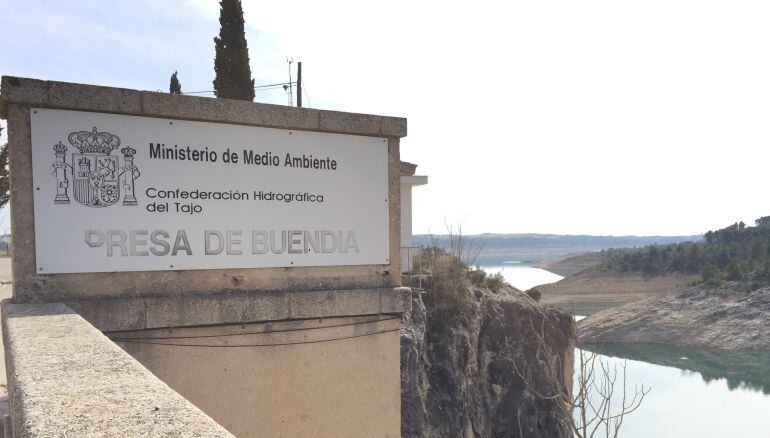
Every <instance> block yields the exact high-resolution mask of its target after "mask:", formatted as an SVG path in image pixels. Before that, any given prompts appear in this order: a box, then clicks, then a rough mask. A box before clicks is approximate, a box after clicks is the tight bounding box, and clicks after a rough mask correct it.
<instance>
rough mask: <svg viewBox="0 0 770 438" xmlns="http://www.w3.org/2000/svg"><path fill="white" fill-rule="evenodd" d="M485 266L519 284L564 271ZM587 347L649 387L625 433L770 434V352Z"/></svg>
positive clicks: (643, 437)
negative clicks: (625, 366)
mask: <svg viewBox="0 0 770 438" xmlns="http://www.w3.org/2000/svg"><path fill="white" fill-rule="evenodd" d="M483 268H484V270H485V271H487V272H488V273H490V274H494V273H496V272H500V273H502V274H503V276H504V277H505V279H506V281H507V282H508V283H510V284H511V285H513V286H514V287H516V288H518V289H520V290H527V289H529V288H531V287H533V286H537V285H539V284H544V283H551V282H555V281H558V280H560V279H561V278H562V277H561V276H559V275H556V274H553V273H551V272H548V271H545V270H543V269H539V268H534V267H532V266H529V265H526V264H523V263H505V264H502V265H496V266H483ZM581 318H582V317H577V319H578V320H579V319H581ZM584 348H585V349H587V350H592V351H596V352H599V353H601V354H600V355H599V360H602V361H604V363H606V364H609V366H610V367H611V368H612V367H614V366H616V365H617V366H618V367H620V366H621V365H622V364H623V363H625V364H626V365H627V368H626V376H627V379H626V385H627V387H628V388H629V390H628V393H629V394H632V393H633V388H634V387H635V386H641V385H642V384H644V386H645V388H651V391H650V393H649V394H648V395H647V397H646V398H645V399H644V402H643V403H642V405H641V407H640V408H639V409H638V410H637V411H636V412H633V413H631V414H629V415H628V416H626V418H625V419H624V421H623V426H622V428H621V429H620V434H619V436H620V437H622V438H648V437H656V438H668V437H672V438H690V437H692V438H696V437H697V438H732V437H742V438H743V437H746V438H748V437H751V438H754V437H758V438H770V351H753V352H744V351H720V350H708V349H699V348H682V347H674V346H664V345H643V344H612V345H606V344H605V345H603V346H584ZM577 354H579V352H576V355H577ZM618 369H619V370H620V368H618ZM576 380H577V379H576ZM620 383H621V382H619V381H618V384H617V386H616V391H618V392H619V391H621V390H622V388H621V387H620ZM600 435H601V434H600ZM602 436H603V435H602Z"/></svg>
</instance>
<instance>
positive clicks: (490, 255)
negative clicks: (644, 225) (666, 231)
mask: <svg viewBox="0 0 770 438" xmlns="http://www.w3.org/2000/svg"><path fill="white" fill-rule="evenodd" d="M463 239H465V242H466V245H467V247H469V248H474V249H475V250H476V251H480V252H479V256H478V258H477V259H476V263H478V264H485V265H489V264H496V263H502V262H505V261H521V262H527V263H532V264H535V263H539V262H542V261H544V260H550V259H557V258H562V257H566V256H568V255H575V254H579V253H585V252H592V251H600V250H602V249H608V248H632V247H641V246H646V245H652V244H659V245H665V244H671V243H679V242H686V241H700V240H702V236H586V235H559V234H477V235H470V236H463ZM412 242H413V244H414V245H415V246H419V245H431V244H434V242H435V244H436V245H438V246H441V247H444V248H446V247H447V246H449V245H448V244H449V237H448V236H446V235H429V234H418V235H415V236H413V238H412ZM474 252H475V251H474Z"/></svg>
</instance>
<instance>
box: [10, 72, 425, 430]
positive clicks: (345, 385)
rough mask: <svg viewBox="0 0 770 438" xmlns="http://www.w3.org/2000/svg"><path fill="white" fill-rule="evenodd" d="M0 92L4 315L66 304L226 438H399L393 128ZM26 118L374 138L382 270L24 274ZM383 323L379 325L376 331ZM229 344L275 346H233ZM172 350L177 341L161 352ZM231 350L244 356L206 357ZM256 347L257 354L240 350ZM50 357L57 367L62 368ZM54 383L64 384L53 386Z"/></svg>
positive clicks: (28, 87)
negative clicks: (45, 112) (6, 281)
mask: <svg viewBox="0 0 770 438" xmlns="http://www.w3.org/2000/svg"><path fill="white" fill-rule="evenodd" d="M1 92H2V98H3V99H2V108H0V116H2V117H4V118H7V119H8V136H9V147H10V157H9V158H10V167H11V172H12V174H13V178H12V180H11V230H12V234H13V237H14V238H13V243H12V247H11V251H12V267H13V281H14V284H13V285H14V295H13V301H14V302H16V303H34V302H46V303H50V302H66V303H67V306H69V308H71V309H74V310H75V311H77V312H78V313H79V314H80V315H82V316H83V318H85V319H86V320H87V321H88V322H90V323H91V324H93V326H95V327H96V328H98V329H99V330H102V331H106V332H109V334H110V336H111V337H113V338H114V339H116V340H117V339H121V340H120V341H119V342H120V345H121V346H123V347H124V348H125V349H126V350H127V351H129V352H130V353H131V354H132V355H133V356H134V357H136V358H137V359H138V360H139V362H141V363H142V364H143V365H145V366H146V367H147V368H149V369H150V370H151V371H152V372H154V373H155V374H156V375H157V376H159V377H160V378H161V379H162V380H163V381H165V382H166V383H168V384H169V385H170V386H171V387H172V388H174V389H176V390H178V391H179V393H181V394H182V395H184V396H185V397H187V398H188V399H189V400H191V401H193V403H195V404H196V405H197V406H198V407H200V408H201V409H203V411H204V412H206V413H207V414H210V415H212V416H213V417H214V418H215V419H216V420H217V421H219V422H220V423H221V424H223V425H225V426H226V427H227V428H228V429H230V430H231V431H234V432H236V433H237V434H239V435H243V436H396V435H397V434H398V433H399V423H400V412H399V409H400V405H399V388H400V379H399V368H400V360H399V336H398V331H397V330H398V327H399V316H400V315H401V313H402V312H403V311H404V309H405V308H406V307H405V306H409V303H410V299H409V297H408V295H409V294H408V292H409V291H408V290H404V289H402V288H399V287H398V286H399V285H400V278H401V277H400V246H401V241H400V237H401V233H400V228H401V214H400V183H399V174H400V171H399V163H400V159H399V158H400V157H399V144H400V138H401V137H404V136H405V135H406V120H405V119H402V118H395V117H382V116H373V115H365V114H350V113H341V112H335V111H323V110H315V109H306V108H302V109H299V108H290V107H285V106H277V105H264V104H257V103H251V102H241V101H231V100H226V99H211V98H203V97H193V96H181V95H172V94H167V93H157V92H148V91H139V90H127V89H118V88H110V87H99V86H93V85H83V84H71V83H62V82H52V81H41V80H36V79H26V78H16V77H3V78H2V90H1ZM32 108H53V109H69V110H79V111H95V112H106V113H115V114H127V115H138V116H147V117H163V118H171V119H180V120H194V121H204V122H219V123H233V124H240V125H250V126H262V127H270V128H279V129H292V130H306V131H318V132H330V133H342V134H353V135H364V136H376V137H385V138H387V142H388V185H389V195H388V202H389V210H388V215H389V223H390V228H389V238H390V251H389V254H390V255H389V260H388V263H387V264H382V265H365V266H331V267H292V268H269V269H212V270H197V271H153V272H110V273H88V274H54V275H50V274H45V275H42V274H38V273H37V272H35V269H36V265H35V235H34V214H33V192H32V191H33V185H32V163H31V133H30V110H31V109H32ZM389 317H390V318H389ZM372 318H374V320H375V321H372ZM383 318H384V319H387V320H386V321H383V322H377V321H376V320H379V319H383ZM319 326H322V327H319ZM329 326H335V327H329ZM311 328H312V329H311ZM239 330H240V331H244V330H246V331H255V330H256V331H276V330H278V331H279V333H273V334H269V335H266V334H250V335H246V336H243V334H242V333H240V332H239ZM380 331H381V333H380ZM236 335H237V336H236ZM180 336H181V337H186V338H188V339H187V340H186V341H180V340H178V339H174V340H169V339H165V338H169V337H174V338H179V337H180ZM191 336H194V338H190V337H191ZM159 337H162V338H164V339H162V340H161V341H162V342H163V343H171V344H174V345H157V344H158V342H157V339H155V341H156V342H154V343H148V342H149V341H150V339H147V338H159ZM126 338H132V339H126ZM136 338H144V339H143V340H137V339H136ZM190 339H196V340H198V341H201V340H202V341H201V342H203V343H206V344H207V345H206V346H190V345H177V344H178V343H180V342H190ZM276 340H287V342H283V343H289V344H291V345H284V346H276V345H272V344H273V343H274V342H275V341H276ZM233 342H235V343H238V342H240V343H244V342H246V343H247V344H245V345H239V346H236V347H224V346H211V345H209V344H211V343H215V344H216V343H220V344H223V345H226V344H230V343H233ZM248 342H251V344H248ZM265 342H268V343H270V344H271V345H270V346H266V345H260V346H256V345H254V344H258V343H265ZM299 342H302V343H299ZM279 343H280V342H279ZM8 351H11V353H12V354H11V356H13V355H14V354H16V353H14V352H13V350H12V349H7V352H8ZM53 356H54V358H55V359H57V358H58V359H57V360H60V361H65V362H66V360H67V358H66V356H63V355H61V356H56V355H55V354H53ZM16 359H18V357H11V359H9V360H11V361H13V360H16ZM79 367H85V369H83V368H78V367H75V368H71V369H70V372H71V373H72V374H77V373H81V372H84V371H86V372H88V364H81V365H79ZM14 372H15V371H13V370H9V371H8V373H9V381H10V380H12V378H15V376H12V374H13V373H14ZM113 372H114V373H120V372H121V369H120V368H115V369H114V370H113ZM60 378H62V379H66V375H61V376H60ZM105 378H108V377H105ZM77 405H78V404H77V403H74V404H73V405H72V406H77ZM116 409H119V408H116ZM41 415H43V416H41V417H37V420H36V421H43V420H44V413H42V414H41Z"/></svg>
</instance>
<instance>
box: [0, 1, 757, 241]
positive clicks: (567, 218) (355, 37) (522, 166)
mask: <svg viewBox="0 0 770 438" xmlns="http://www.w3.org/2000/svg"><path fill="white" fill-rule="evenodd" d="M244 8H245V20H246V25H247V39H248V44H249V51H250V56H251V67H252V73H253V76H254V78H255V82H256V83H257V84H271V83H277V82H284V81H287V80H288V68H287V64H286V57H287V56H289V57H293V58H294V59H295V60H299V61H303V76H304V82H305V85H306V89H307V91H308V97H309V99H307V98H306V99H305V102H304V103H305V105H306V106H308V104H309V106H311V107H314V108H324V109H335V110H342V111H351V112H364V113H374V114H384V115H394V116H403V117H407V118H408V120H409V122H408V123H409V136H408V137H407V138H405V139H403V141H402V144H401V157H402V159H404V160H407V161H412V162H415V163H418V164H419V168H418V173H419V174H426V175H428V176H429V181H430V183H429V185H427V186H423V187H418V188H416V189H415V194H414V203H415V206H414V231H415V233H425V232H433V233H440V232H442V231H443V230H444V223H445V218H446V220H448V221H449V222H458V221H462V222H463V223H464V231H465V232H466V233H478V232H497V233H526V232H538V233H569V234H614V235H620V234H637V235H652V234H664V235H665V234H698V233H701V232H703V231H705V230H708V229H713V228H716V227H721V226H723V225H728V224H730V223H732V222H734V221H737V220H744V221H746V222H747V223H753V220H754V219H755V218H758V217H760V216H764V215H770V202H768V199H769V197H768V187H770V183H769V182H768V173H767V170H768V167H770V152H769V147H770V26H768V25H767V23H769V22H770V3H768V2H764V1H704V0H698V1H683V0H666V1H658V0H648V1H645V2H623V1H617V0H614V1H581V2H575V1H527V2H521V1H508V2H487V1H474V2H448V1H441V2H427V1H423V2H417V1H387V2H382V1H380V2H365V1H360V0H359V1H350V2H343V1H333V0H332V1H317V0H316V1H293V2H267V1H264V0H262V1H250V0H245V1H244ZM0 27H1V28H2V29H3V30H4V32H3V33H4V35H5V37H4V44H3V50H2V55H0V73H2V74H7V75H16V76H28V77H35V78H40V79H51V80H62V81H72V82H82V83H93V84H100V85H111V86H119V87H130V88H139V89H147V90H164V91H166V90H168V80H169V76H170V74H171V73H172V72H173V71H174V70H178V71H179V76H180V79H181V82H182V89H183V91H202V90H211V89H212V85H211V81H212V80H213V77H214V72H213V58H214V44H213V37H214V36H215V35H216V34H217V32H218V29H219V23H218V2H216V1H215V0H194V1H193V0H191V1H181V0H180V1H168V0H167V1H149V0H146V1H131V2H124V1H103V0H100V1H97V0H94V1H67V2H59V1H33V0H5V1H4V2H3V8H2V13H1V14H0ZM256 101H258V102H268V103H277V104H285V103H286V101H287V98H286V95H285V94H284V93H283V91H282V90H276V91H267V92H265V91H260V92H257V98H256Z"/></svg>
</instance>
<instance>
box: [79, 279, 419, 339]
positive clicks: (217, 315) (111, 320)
mask: <svg viewBox="0 0 770 438" xmlns="http://www.w3.org/2000/svg"><path fill="white" fill-rule="evenodd" d="M410 303H411V289H409V288H406V287H398V288H372V289H345V290H320V291H275V292H250V293H218V294H208V295H179V296H173V297H152V298H141V297H137V298H114V299H109V298H105V299H95V300H83V301H71V302H66V303H65V304H66V305H67V306H69V307H70V308H72V309H73V310H75V311H76V312H77V313H79V314H80V315H82V316H83V318H85V319H86V320H87V321H88V322H90V323H91V324H93V325H94V327H96V328H98V329H99V330H101V331H104V332H111V331H122V330H143V329H154V328H164V327H192V326H201V325H215V324H238V323H251V322H261V321H279V320H287V319H308V318H330V317H344V316H365V315H378V314H386V313H387V314H400V313H403V312H404V311H405V310H408V307H409V305H410Z"/></svg>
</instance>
